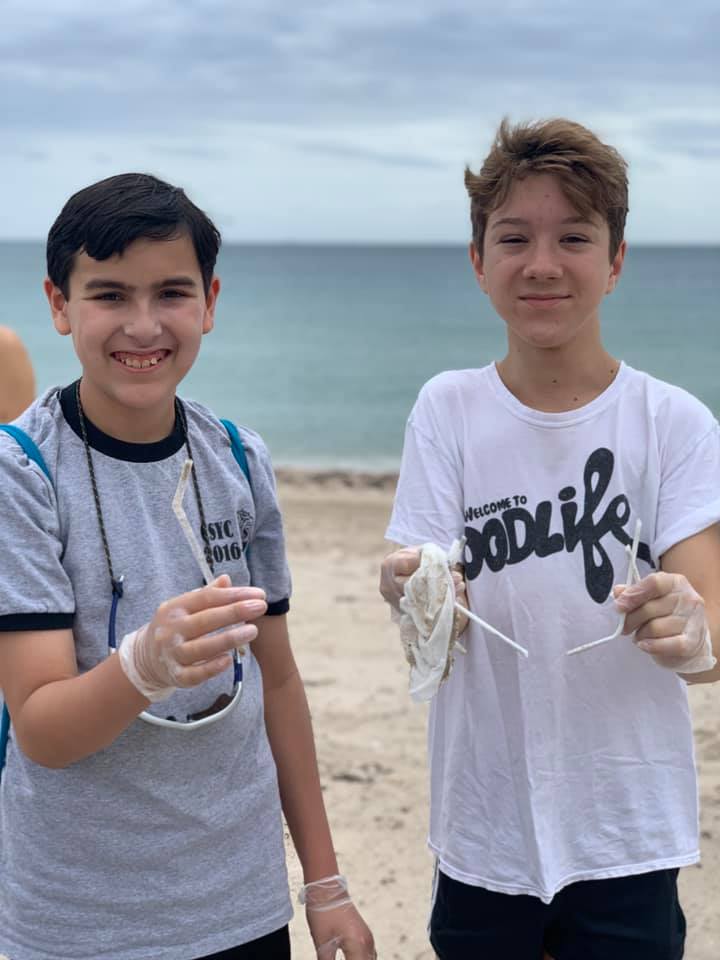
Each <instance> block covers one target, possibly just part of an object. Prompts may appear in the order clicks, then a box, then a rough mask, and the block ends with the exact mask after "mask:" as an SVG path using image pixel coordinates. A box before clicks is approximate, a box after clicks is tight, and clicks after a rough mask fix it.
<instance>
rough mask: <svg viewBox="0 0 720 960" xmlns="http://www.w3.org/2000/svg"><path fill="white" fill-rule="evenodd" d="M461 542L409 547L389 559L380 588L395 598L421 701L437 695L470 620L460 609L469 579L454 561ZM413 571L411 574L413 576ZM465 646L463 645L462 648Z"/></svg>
mask: <svg viewBox="0 0 720 960" xmlns="http://www.w3.org/2000/svg"><path fill="white" fill-rule="evenodd" d="M461 550H462V542H461V541H455V543H454V544H453V546H452V547H451V548H450V552H449V553H446V552H445V551H444V550H443V549H442V547H439V546H437V544H434V543H426V544H424V545H423V546H422V547H406V548H405V549H403V550H397V551H395V553H392V554H390V556H389V557H386V558H385V562H384V563H383V566H382V572H381V579H380V590H381V592H382V594H383V596H384V597H385V598H386V599H387V600H388V601H389V602H390V603H393V601H394V600H395V599H396V598H397V595H398V594H399V595H400V599H399V601H398V607H397V608H396V607H395V606H392V607H391V611H390V612H391V615H392V619H393V620H394V621H395V622H396V623H397V624H398V625H399V627H400V641H401V643H402V646H403V650H404V652H405V659H406V660H407V662H408V663H409V665H410V696H411V697H412V698H413V700H415V702H416V703H422V702H425V701H427V700H430V699H432V697H433V696H434V695H435V694H436V693H437V691H438V688H439V686H440V684H441V683H442V681H443V680H445V679H446V677H447V676H448V675H449V673H450V670H451V668H452V664H453V652H452V651H453V648H454V647H455V645H456V643H457V638H458V635H459V634H460V633H461V632H462V630H464V629H465V626H466V625H467V617H465V616H464V614H461V613H459V612H458V611H456V610H455V601H456V600H459V601H460V603H461V604H462V605H463V606H465V605H466V604H467V600H466V599H465V581H464V579H463V576H462V574H461V573H460V571H458V570H452V569H451V564H454V563H456V562H457V561H458V560H459V557H460V555H461ZM408 574H409V575H408ZM460 649H462V648H460Z"/></svg>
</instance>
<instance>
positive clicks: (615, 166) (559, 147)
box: [465, 118, 628, 261]
mask: <svg viewBox="0 0 720 960" xmlns="http://www.w3.org/2000/svg"><path fill="white" fill-rule="evenodd" d="M533 173H551V174H553V175H554V176H556V177H557V178H558V180H559V181H560V186H561V189H562V191H563V193H564V194H565V196H566V197H567V199H568V201H569V202H570V203H571V204H572V206H573V207H574V208H575V209H576V210H577V212H578V213H579V214H580V215H581V216H583V217H588V216H590V215H592V214H593V213H596V214H600V216H601V217H602V218H603V219H604V220H606V221H607V224H608V227H609V228H610V251H609V252H610V260H611V261H612V260H613V259H614V258H615V254H616V253H617V251H618V248H619V246H620V244H621V243H622V239H623V234H624V232H625V220H626V218H627V212H628V180H627V164H626V163H625V161H624V160H623V158H622V157H621V156H620V154H619V153H618V151H617V150H615V148H614V147H611V146H609V145H608V144H607V143H602V141H601V140H599V139H598V137H596V136H595V134H594V133H592V131H590V130H588V129H587V128H586V127H583V126H582V125H581V124H579V123H573V121H571V120H563V119H561V118H558V119H554V120H539V121H536V122H534V123H520V124H517V125H515V126H513V125H511V124H510V122H509V121H508V119H507V118H505V119H504V120H503V121H502V123H501V124H500V126H499V127H498V131H497V133H496V135H495V142H494V143H493V145H492V149H491V150H490V153H489V154H488V155H487V157H486V158H485V162H484V163H483V165H482V167H481V168H480V172H479V173H477V174H476V173H473V172H472V170H470V168H469V167H466V168H465V186H466V188H467V192H468V194H469V195H470V220H471V222H472V237H473V243H474V244H475V246H476V248H477V251H478V253H479V254H480V255H481V256H482V253H483V241H484V239H485V228H486V226H487V220H488V217H489V215H490V214H491V213H492V212H493V210H496V209H497V208H498V207H499V206H501V205H502V204H503V203H504V202H505V200H507V197H508V194H509V193H510V189H511V187H512V185H513V183H514V182H515V181H516V180H522V179H524V178H525V177H528V176H530V175H531V174H533Z"/></svg>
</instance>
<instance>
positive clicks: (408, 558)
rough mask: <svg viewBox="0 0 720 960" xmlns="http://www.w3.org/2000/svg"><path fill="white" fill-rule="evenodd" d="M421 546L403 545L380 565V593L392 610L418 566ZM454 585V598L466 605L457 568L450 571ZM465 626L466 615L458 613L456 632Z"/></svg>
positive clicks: (396, 605) (463, 587)
mask: <svg viewBox="0 0 720 960" xmlns="http://www.w3.org/2000/svg"><path fill="white" fill-rule="evenodd" d="M421 551H422V547H403V548H402V549H401V550H395V551H394V552H393V553H389V554H388V555H387V556H386V557H385V559H384V560H383V562H382V565H381V567H380V593H381V594H382V596H383V599H385V600H386V601H387V602H388V603H389V604H390V606H391V607H393V609H394V610H397V611H399V610H400V601H401V600H402V598H403V596H404V594H405V584H406V583H407V582H408V580H409V579H410V577H411V576H412V575H413V574H414V573H415V571H416V570H417V569H418V567H419V566H420V556H421ZM450 572H451V574H452V579H453V584H454V586H455V599H456V600H458V601H459V602H460V603H461V604H462V605H463V606H464V607H466V606H467V598H466V596H465V578H464V576H463V574H462V572H461V571H460V570H458V569H453V570H451V571H450ZM466 626H467V617H463V616H462V614H458V622H457V623H456V629H457V632H458V633H462V631H463V630H464V629H465V627H466Z"/></svg>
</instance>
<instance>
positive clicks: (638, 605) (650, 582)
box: [613, 573, 717, 673]
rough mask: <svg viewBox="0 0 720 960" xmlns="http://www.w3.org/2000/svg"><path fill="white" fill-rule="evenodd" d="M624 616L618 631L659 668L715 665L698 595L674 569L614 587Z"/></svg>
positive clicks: (701, 668) (694, 668) (702, 669)
mask: <svg viewBox="0 0 720 960" xmlns="http://www.w3.org/2000/svg"><path fill="white" fill-rule="evenodd" d="M613 592H614V594H615V604H616V606H617V608H618V610H619V611H620V612H621V613H624V614H625V615H626V616H625V625H624V627H623V633H625V634H630V633H634V634H635V641H634V642H635V643H636V644H637V645H638V647H640V649H641V650H645V651H646V653H649V654H650V655H651V656H652V658H653V660H654V661H655V662H656V663H657V664H658V666H661V667H665V668H666V669H668V670H675V671H676V672H677V673H704V672H705V671H706V670H712V668H713V667H714V666H715V664H716V663H717V661H716V659H715V657H714V656H713V650H712V640H711V637H710V629H709V627H708V622H707V618H706V616H705V604H704V601H703V598H702V597H701V596H700V594H699V593H697V591H696V590H694V589H693V587H692V586H691V585H690V583H689V582H688V580H687V578H686V577H684V576H683V575H682V574H679V573H651V574H650V576H648V577H645V578H644V579H642V580H640V581H639V583H635V584H633V585H632V586H631V587H627V588H626V587H624V586H618V587H615V588H614V591H613Z"/></svg>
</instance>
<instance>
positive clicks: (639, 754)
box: [381, 120, 720, 960]
mask: <svg viewBox="0 0 720 960" xmlns="http://www.w3.org/2000/svg"><path fill="white" fill-rule="evenodd" d="M465 182H466V185H467V188H468V192H469V194H470V197H471V216H472V227H473V242H472V243H471V245H470V260H471V263H472V267H473V270H474V272H475V275H476V277H477V280H478V282H479V284H480V286H481V288H482V290H483V291H484V292H485V293H486V294H488V296H489V297H490V299H491V301H492V303H493V306H494V307H495V309H496V311H497V313H498V314H499V315H500V316H501V317H502V319H503V320H504V321H505V324H506V327H507V337H508V351H507V354H506V356H505V358H504V359H503V360H501V361H500V362H498V363H495V364H491V365H489V366H486V367H484V368H482V369H473V370H459V371H449V372H447V373H443V374H440V375H439V376H437V377H435V378H433V379H432V380H430V381H429V382H428V383H427V384H425V386H424V387H423V388H422V390H421V392H420V395H419V397H418V400H417V402H416V404H415V407H414V409H413V411H412V413H411V415H410V418H409V420H408V424H407V431H406V435H405V446H404V451H403V460H402V467H401V471H400V479H399V483H398V489H397V495H396V500H395V506H394V510H393V515H392V519H391V521H390V526H389V528H388V532H387V536H388V538H389V539H392V540H393V541H395V542H397V543H402V544H407V545H410V544H418V543H423V542H430V541H432V542H435V543H436V544H439V545H440V546H441V547H442V548H444V549H447V548H448V547H449V545H450V543H451V541H453V540H454V539H455V538H460V537H465V538H466V546H465V554H464V569H465V582H466V588H467V597H468V603H469V606H470V608H471V610H472V612H474V613H475V614H476V615H479V616H480V617H481V618H482V619H483V620H484V621H485V622H486V623H488V624H490V625H492V626H493V627H494V628H495V629H496V630H498V631H500V632H501V633H502V634H503V635H504V636H505V637H508V638H511V639H513V640H514V641H516V642H519V643H520V644H522V645H523V646H524V647H526V648H527V649H528V657H527V659H525V658H524V657H521V656H518V653H517V652H516V650H513V649H512V648H511V647H510V646H508V645H507V644H505V643H502V642H500V641H499V640H498V638H497V637H496V636H495V635H494V634H492V633H490V632H488V631H486V630H485V629H484V628H482V627H480V626H479V625H478V624H477V623H476V622H473V621H471V622H470V624H469V626H468V628H467V631H466V632H465V634H464V636H463V645H464V647H465V648H466V650H467V653H466V654H465V655H457V656H456V657H455V666H454V669H453V671H452V673H451V675H450V677H449V679H448V680H447V682H446V683H445V684H443V685H442V686H441V687H440V689H439V691H438V693H437V696H436V697H435V699H434V701H433V704H432V708H431V714H430V728H429V740H430V757H431V821H430V836H429V844H430V847H431V849H432V851H433V852H434V854H435V855H436V858H437V864H438V873H437V882H436V890H435V896H434V903H433V909H432V915H431V920H430V936H431V941H432V943H433V946H434V947H435V951H436V953H437V955H438V956H439V957H440V958H441V960H481V958H495V957H508V958H513V960H515V958H518V960H540V958H541V957H542V956H543V951H545V952H546V953H545V955H546V956H550V957H552V958H554V960H589V958H597V960H677V958H679V957H681V956H682V953H683V943H684V932H685V923H684V918H683V914H682V911H681V908H680V905H679V903H678V899H677V887H676V878H677V872H678V868H680V867H682V866H685V865H687V864H691V863H694V862H696V861H697V859H698V856H699V854H698V823H697V786H696V774H695V768H694V761H693V744H692V730H691V724H690V716H689V710H688V701H687V692H686V682H711V681H714V680H716V679H718V675H719V673H718V668H717V667H716V666H715V663H716V660H715V657H714V656H713V645H714V647H715V650H716V651H717V649H718V647H720V533H719V529H720V528H719V527H718V521H719V520H720V483H719V482H718V481H719V480H720V437H719V430H718V424H717V422H716V420H715V418H714V417H713V415H712V414H711V413H710V411H709V410H707V409H706V408H705V407H704V406H703V405H702V404H701V403H700V402H699V401H698V400H696V399H695V398H694V397H692V396H690V395H689V394H688V393H686V392H685V391H683V390H681V389H679V388H677V387H673V386H670V385H668V384H665V383H662V382H660V381H658V380H655V379H654V378H652V377H650V376H648V375H647V374H644V373H640V372H638V371H636V370H633V369H631V368H630V367H628V366H627V365H626V364H625V363H621V362H618V361H617V360H615V359H614V358H613V357H612V356H610V355H609V354H608V353H607V351H606V350H605V348H604V347H603V344H602V340H601V334H600V317H599V307H600V303H601V301H602V299H603V297H604V296H605V295H606V294H608V293H610V292H611V291H612V290H613V289H614V287H615V285H616V283H617V280H618V278H619V276H620V272H621V270H622V266H623V260H624V256H625V241H624V239H623V230H624V225H625V217H626V213H627V208H628V203H627V178H626V168H625V163H624V161H623V160H622V158H621V157H620V155H619V154H618V153H617V151H615V150H614V149H612V148H611V147H609V146H607V145H606V144H604V143H602V142H601V141H600V140H598V138H597V137H596V136H595V135H594V134H592V133H591V132H590V131H589V130H587V129H585V128H584V127H582V126H580V125H579V124H576V123H571V122H569V121H566V120H551V121H547V122H540V123H533V124H527V125H519V126H516V127H512V126H510V125H509V124H508V123H507V122H504V123H503V124H502V125H501V127H500V129H499V131H498V134H497V138H496V141H495V143H494V145H493V148H492V150H491V152H490V154H489V156H488V157H487V159H486V160H485V163H484V164H483V167H482V169H481V171H480V173H479V174H477V175H476V174H474V173H472V172H471V171H469V170H467V171H466V177H465ZM637 521H641V527H639V528H638V526H637ZM638 529H639V530H640V534H639V548H638V550H637V558H638V559H637V564H636V566H637V568H639V569H638V570H637V575H636V577H634V578H632V579H631V581H629V582H628V583H623V581H624V579H625V571H626V569H628V555H627V554H628V550H629V548H630V547H631V544H632V543H633V541H634V540H637V531H638ZM419 553H420V551H419V550H418V549H417V548H411V547H406V548H405V549H402V550H399V551H396V552H394V553H392V554H391V555H390V556H389V557H387V558H386V560H385V562H384V563H383V569H382V577H381V592H382V593H383V596H384V597H385V599H386V600H388V601H389V602H390V603H392V604H393V605H395V606H398V605H399V603H400V600H401V598H402V596H403V591H404V584H405V583H406V581H407V578H408V577H409V576H410V575H412V574H413V573H414V572H415V570H416V569H417V568H418V561H419ZM630 566H631V568H632V565H630ZM635 579H636V580H637V582H634V580H635ZM613 598H615V602H614V603H613ZM618 618H624V623H623V626H622V629H623V632H624V633H625V634H626V635H632V639H633V642H629V641H628V640H626V639H623V638H622V637H620V636H619V633H620V628H619V627H616V623H617V621H618ZM614 628H615V629H614ZM611 637H612V638H613V639H609V638H611ZM605 638H608V639H607V642H602V643H599V644H595V643H594V641H596V640H605ZM586 645H587V648H586ZM577 647H581V648H585V649H582V650H580V651H578V652H577V655H574V656H568V653H569V652H570V651H571V650H575V649H576V648H577Z"/></svg>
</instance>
